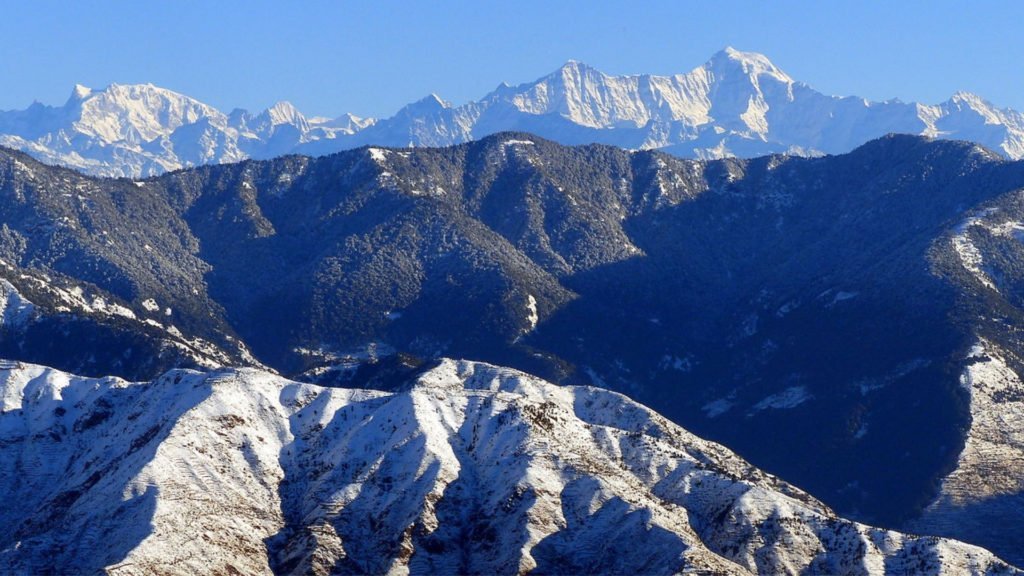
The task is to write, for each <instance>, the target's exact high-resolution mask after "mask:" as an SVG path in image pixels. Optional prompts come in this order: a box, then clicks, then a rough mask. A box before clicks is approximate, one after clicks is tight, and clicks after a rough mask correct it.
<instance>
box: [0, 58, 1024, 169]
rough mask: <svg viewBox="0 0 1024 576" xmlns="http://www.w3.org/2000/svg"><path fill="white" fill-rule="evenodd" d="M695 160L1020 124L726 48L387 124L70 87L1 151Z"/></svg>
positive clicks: (118, 162) (205, 159)
mask: <svg viewBox="0 0 1024 576" xmlns="http://www.w3.org/2000/svg"><path fill="white" fill-rule="evenodd" d="M513 130H516V131H526V132H531V133H534V134H537V135H539V136H542V137H545V138H549V139H552V140H555V141H557V142H561V143H563V144H587V143H603V144H610V145H614V146H619V147H624V148H630V149H655V148H660V149H663V150H665V151H668V152H671V153H672V154H676V155H679V156H682V157H687V158H722V157H728V156H739V157H753V156H760V155H765V154H770V153H782V152H785V153H793V154H799V155H817V154H822V153H829V154H835V153H843V152H848V151H850V150H852V149H854V148H856V147H857V146H859V145H861V144H863V143H865V142H867V141H869V140H871V139H874V138H878V137H881V136H883V135H885V134H888V133H910V134H920V135H924V136H931V137H939V138H955V139H960V140H970V141H974V142H979V143H981V144H983V145H984V146H987V147H989V148H991V149H993V150H998V151H1000V153H1002V154H1004V155H1006V156H1008V157H1010V158H1021V157H1024V114H1021V113H1020V112H1017V111H1014V110H1008V109H999V108H996V107H995V106H994V105H993V104H991V103H989V102H986V101H985V100H984V99H982V98H981V97H979V96H977V95H973V94H968V93H964V92H959V93H957V94H955V95H953V97H952V98H950V99H949V100H948V101H946V102H943V103H941V104H937V105H926V104H917V103H904V102H900V101H898V100H893V101H886V102H869V101H867V100H864V99H862V98H857V97H853V96H851V97H845V98H841V97H835V96H828V95H825V94H822V93H820V92H817V91H815V90H814V89H813V88H811V87H809V86H807V85H806V84H803V83H801V82H797V81H795V80H793V79H792V78H791V77H790V76H789V75H787V74H786V73H785V72H783V71H782V70H781V69H779V68H778V67H777V66H775V65H774V64H773V63H772V62H771V61H769V60H768V58H766V57H765V56H763V55H761V54H756V53H752V52H740V51H737V50H734V49H732V48H726V49H725V50H722V51H721V52H719V53H717V54H715V55H714V56H712V57H711V59H710V60H709V61H708V62H707V63H705V64H704V65H702V66H700V67H698V68H696V69H694V70H692V71H691V72H688V73H686V74H677V75H673V76H653V75H649V74H642V75H632V76H610V75H607V74H604V73H602V72H600V71H598V70H595V69H594V68H591V67H589V66H587V65H585V64H583V63H580V62H574V61H570V62H568V63H566V64H565V65H564V66H563V67H561V68H559V69H558V70H556V71H554V72H553V73H551V74H549V75H547V76H544V77H543V78H540V79H538V80H536V81H534V82H528V83H525V84H521V85H518V86H509V85H507V84H502V85H500V86H499V87H498V88H497V89H496V90H494V91H493V92H491V93H490V94H487V95H485V96H484V97H483V98H481V99H480V100H478V101H476V102H469V103H467V104H464V105H461V106H452V105H451V104H450V103H448V102H445V101H444V100H442V99H441V98H439V97H438V96H436V95H433V94H432V95H430V96H428V97H426V98H424V99H422V100H420V101H418V102H415V103H411V104H409V105H408V106H406V107H404V108H402V109H401V110H399V111H398V112H397V113H396V114H395V115H394V116H392V117H390V118H387V119H382V120H375V119H362V118H359V117H356V116H352V115H351V114H346V115H344V116H341V117H339V118H337V119H335V120H330V119H325V118H312V119H309V118H306V117H305V116H303V115H302V114H301V113H300V112H299V111H298V110H296V109H295V108H294V107H293V106H291V105H290V104H288V103H287V102H281V103H278V104H276V105H274V106H273V107H271V108H270V109H268V110H265V111H263V112H261V113H259V114H252V113H250V112H247V111H245V110H235V111H232V112H231V113H230V114H224V113H222V112H220V111H217V110H215V109H214V108H212V107H210V106H207V105H205V104H202V103H201V102H198V101H196V100H194V99H192V98H189V97H186V96H183V95H181V94H177V93H175V92H172V91H170V90H166V89H162V88H157V87H154V86H152V85H136V86H122V85H116V84H115V85H111V86H109V87H107V88H105V89H103V90H99V91H93V90H90V89H88V88H85V87H82V86H76V87H75V89H74V91H73V92H72V95H71V97H70V99H69V100H68V102H67V103H66V104H65V105H64V106H62V107H50V106H43V105H41V104H33V105H32V106H30V107H29V108H28V109H26V110H21V111H10V112H0V145H2V146H8V147H11V148H15V149H19V150H23V151H25V152H28V153H29V154H32V155H33V156H35V157H36V158H39V159H41V160H43V161H45V162H48V163H52V164H61V165H64V166H70V167H74V168H78V169H81V170H84V171H86V172H88V173H91V174H95V175H107V176H128V177H139V176H150V175H155V174H160V173H162V172H164V171H168V170H174V169H177V168H182V167H186V166H198V165H202V164H211V163H221V162H233V161H237V160H241V159H243V158H270V157H273V156H278V155H281V154H287V153H295V152H297V153H302V154H311V155H322V154H328V153H331V152H337V151H339V150H345V149H350V148H355V147H358V146H363V145H377V146H446V145H451V144H459V143H463V142H468V141H470V140H473V139H479V138H483V137H485V136H487V135H490V134H494V133H497V132H503V131H513Z"/></svg>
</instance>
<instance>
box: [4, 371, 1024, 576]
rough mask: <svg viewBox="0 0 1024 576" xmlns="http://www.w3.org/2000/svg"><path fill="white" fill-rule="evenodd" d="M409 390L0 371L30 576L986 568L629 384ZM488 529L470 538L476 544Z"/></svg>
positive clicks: (430, 377)
mask: <svg viewBox="0 0 1024 576" xmlns="http://www.w3.org/2000/svg"><path fill="white" fill-rule="evenodd" d="M411 384H412V385H411V386H409V387H407V388H403V390H404V391H402V392H396V393H386V392H379V391H366V390H346V389H337V388H321V387H317V386H313V385H308V384H298V383H294V382H290V381H287V380H284V379H281V378H279V377H276V376H272V375H269V374H266V373H263V372H259V371H256V370H225V371H219V372H215V373H210V374H201V373H196V372H188V371H173V372H170V373H167V374H165V375H164V376H162V377H161V378H159V379H157V380H155V381H154V382H151V383H137V384H133V383H128V382H124V381H122V380H118V379H113V378H105V379H86V378H79V377H75V376H72V375H69V374H65V373H62V372H58V371H55V370H52V369H48V368H44V367H40V366H33V365H27V364H20V363H13V362H2V363H0V497H2V498H3V501H4V502H5V503H6V505H5V506H4V507H0V525H3V526H6V527H7V528H8V529H7V530H5V531H4V532H3V533H2V534H0V565H3V566H5V567H7V568H8V569H10V570H13V571H15V572H38V571H55V572H67V571H69V570H74V571H79V572H90V571H95V570H99V569H103V568H106V569H107V570H108V571H109V572H110V573H113V574H143V573H170V574H176V573H181V574H184V573H196V572H204V573H213V572H216V573H246V574H257V573H270V572H271V571H274V572H277V573H282V572H285V573H308V572H318V573H319V572H322V571H327V570H331V569H333V570H340V571H344V572H359V573H368V572H369V573H407V572H410V571H411V572H431V573H478V572H479V573H512V572H525V571H529V570H533V569H536V570H539V571H542V572H553V573H608V572H616V573H617V572H631V573H649V574H656V573H675V572H680V571H697V572H713V573H725V574H729V573H732V574H747V573H753V572H761V573H796V572H813V573H854V572H856V573H883V572H900V571H913V572H914V573H939V572H945V573H979V574H980V573H987V572H992V571H997V570H1000V569H1006V567H1005V565H1003V564H1002V563H1000V562H999V561H998V560H997V559H995V558H994V557H993V556H992V555H991V554H989V553H987V552H985V551H984V550H982V549H980V548H976V547H973V546H968V545H965V544H961V543H957V542H953V541H950V540H944V539H939V538H932V537H911V536H906V535H902V534H898V533H894V532H889V531H884V530H880V529H875V528H870V527H867V526H863V525H860V524H856V523H852V522H848V521H845V520H842V519H839V518H837V517H835V515H834V514H833V513H832V512H831V511H830V510H828V509H827V508H826V507H825V506H823V505H822V504H820V503H819V502H817V501H815V500H814V499H812V498H811V497H809V496H807V495H806V494H804V493H803V492H801V491H799V490H797V489H795V488H793V487H791V486H789V485H787V484H785V483H783V482H781V481H779V480H778V479H776V478H774V477H772V476H769V475H767V474H765V473H763V472H760V471H759V470H757V469H755V468H753V467H752V466H750V465H749V464H747V463H746V462H744V461H743V460H741V459H740V458H738V457H737V456H735V455H734V454H732V453H731V452H729V451H728V450H726V449H725V448H723V447H721V446H719V445H717V444H713V443H710V442H706V441H703V440H701V439H699V438H697V437H695V436H693V435H691V434H689V433H688V432H686V431H685V430H682V429H681V428H679V427H677V426H675V425H673V424H671V423H670V422H668V421H667V420H665V419H664V418H662V417H660V416H659V415H657V414H655V413H653V412H651V411H650V410H648V409H646V408H645V407H643V406H640V405H638V404H635V403H633V402H631V401H629V400H628V399H626V398H625V397H624V396H621V395H619V394H615V393H611V392H607V391H604V390H599V389H594V388H572V387H558V386H554V385H551V384H548V383H546V382H544V381H542V380H539V379H537V378H533V377H530V376H527V375H525V374H522V373H519V372H516V371H513V370H508V369H503V368H497V367H494V366H490V365H486V364H479V363H472V362H464V361H454V360H443V361H441V362H440V364H439V365H437V366H436V367H435V368H433V369H431V370H429V371H427V372H425V373H423V374H422V375H421V376H420V377H418V379H417V380H416V381H415V382H413V383H411ZM467 534H470V535H472V537H468V538H467V537H466V535H467Z"/></svg>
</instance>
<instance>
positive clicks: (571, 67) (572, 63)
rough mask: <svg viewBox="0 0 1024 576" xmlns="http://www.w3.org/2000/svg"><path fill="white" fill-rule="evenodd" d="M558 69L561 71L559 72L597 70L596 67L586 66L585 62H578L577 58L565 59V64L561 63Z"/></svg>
mask: <svg viewBox="0 0 1024 576" xmlns="http://www.w3.org/2000/svg"><path fill="white" fill-rule="evenodd" d="M559 71H561V72H565V71H572V72H588V71H589V72H597V69H596V68H594V67H593V66H588V65H587V64H586V63H585V62H580V61H579V60H572V59H570V60H567V61H566V63H565V64H562V67H561V68H559Z"/></svg>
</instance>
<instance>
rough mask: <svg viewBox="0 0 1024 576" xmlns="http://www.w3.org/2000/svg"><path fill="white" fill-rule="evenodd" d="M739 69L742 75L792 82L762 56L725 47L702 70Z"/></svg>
mask: <svg viewBox="0 0 1024 576" xmlns="http://www.w3.org/2000/svg"><path fill="white" fill-rule="evenodd" d="M735 67H739V68H740V69H741V70H742V71H743V73H744V74H747V75H750V76H761V75H767V76H771V77H774V78H776V79H778V80H780V81H782V82H792V81H793V79H792V78H790V77H789V75H788V74H786V73H785V72H783V71H782V70H780V69H779V67H778V66H776V65H775V64H773V63H772V61H771V60H769V59H768V57H767V56H765V55H764V54H760V53H758V52H742V51H740V50H737V49H735V48H733V47H732V46H726V47H725V48H723V49H721V50H719V51H718V52H716V53H715V55H714V56H712V57H711V59H710V60H708V62H707V63H706V64H705V65H704V68H706V69H708V70H711V71H722V70H725V69H729V68H735Z"/></svg>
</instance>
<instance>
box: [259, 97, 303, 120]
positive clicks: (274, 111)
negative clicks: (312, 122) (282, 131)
mask: <svg viewBox="0 0 1024 576" xmlns="http://www.w3.org/2000/svg"><path fill="white" fill-rule="evenodd" d="M264 114H266V116H267V118H269V119H270V123H271V124H272V125H274V126H277V125H279V124H295V125H300V124H306V123H307V121H306V117H305V116H303V115H302V113H301V112H299V110H298V109H297V108H296V107H295V106H293V105H292V103H291V102H288V101H287V100H282V101H280V102H277V103H275V104H274V105H273V106H271V107H270V108H267V110H266V111H265V112H264Z"/></svg>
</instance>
